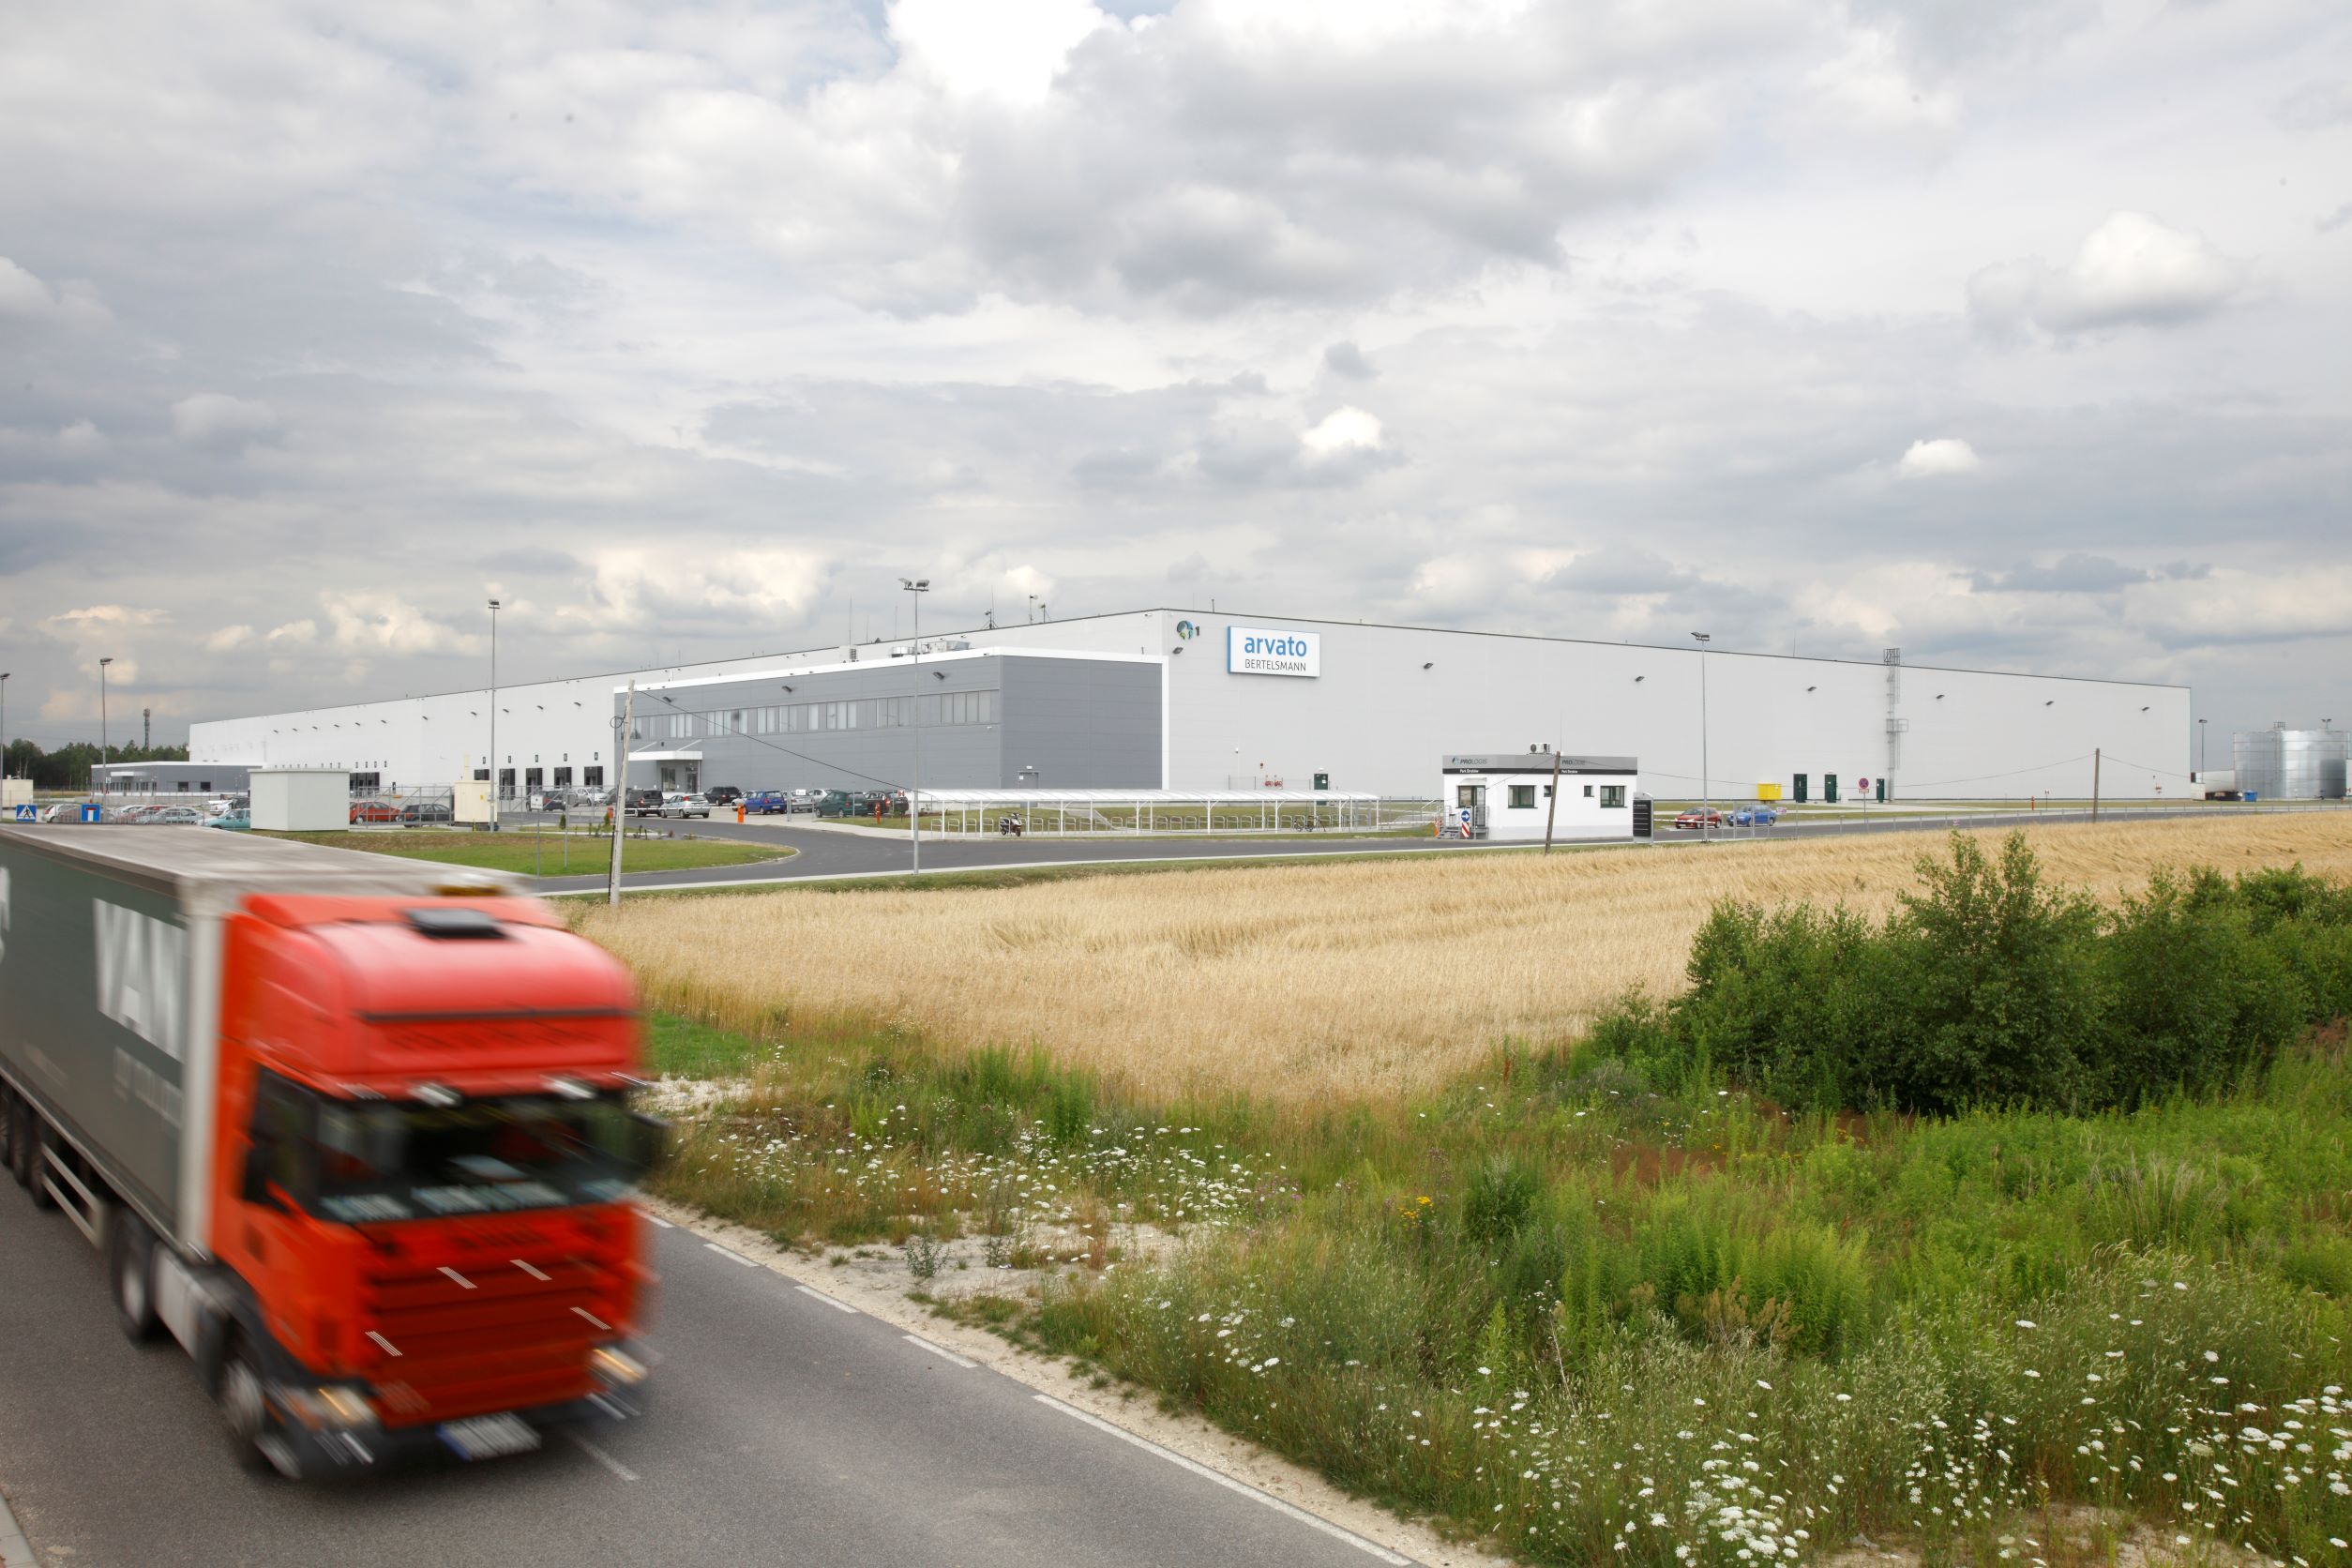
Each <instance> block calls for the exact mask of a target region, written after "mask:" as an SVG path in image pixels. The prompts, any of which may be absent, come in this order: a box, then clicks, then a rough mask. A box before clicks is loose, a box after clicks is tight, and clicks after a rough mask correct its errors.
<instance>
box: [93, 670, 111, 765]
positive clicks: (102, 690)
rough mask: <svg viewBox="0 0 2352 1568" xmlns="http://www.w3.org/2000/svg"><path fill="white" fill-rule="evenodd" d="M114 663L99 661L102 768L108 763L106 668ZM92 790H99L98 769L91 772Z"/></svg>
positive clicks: (99, 736) (99, 733) (100, 755)
mask: <svg viewBox="0 0 2352 1568" xmlns="http://www.w3.org/2000/svg"><path fill="white" fill-rule="evenodd" d="M113 662H114V661H113V659H112V658H111V657H110V658H102V659H100V660H98V762H99V764H100V765H101V766H103V765H104V764H105V761H106V667H107V666H108V665H110V664H112V663H113ZM90 788H91V789H92V790H93V791H96V790H97V788H98V769H96V768H93V769H91V770H90Z"/></svg>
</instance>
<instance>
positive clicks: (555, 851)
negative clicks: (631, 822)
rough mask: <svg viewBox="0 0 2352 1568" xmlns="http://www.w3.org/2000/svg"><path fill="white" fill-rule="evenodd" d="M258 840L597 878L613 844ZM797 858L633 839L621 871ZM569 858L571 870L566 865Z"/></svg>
mask: <svg viewBox="0 0 2352 1568" xmlns="http://www.w3.org/2000/svg"><path fill="white" fill-rule="evenodd" d="M261 837H266V838H298V839H300V840H302V841H303V842H304V843H307V844H327V845H331V846H333V847H334V848H336V849H339V850H364V851H366V852H369V853H370V854H386V855H399V856H401V857H402V858H405V859H411V860H431V861H438V862H440V863H442V864H444V865H448V866H477V867H482V868H483V869H485V870H492V871H520V872H521V873H522V874H523V875H525V876H550V877H560V876H565V875H570V876H585V875H589V874H592V873H599V872H602V871H603V870H604V869H605V868H606V867H607V866H609V865H610V864H611V854H612V840H611V837H609V836H607V835H603V834H587V833H575V834H571V835H568V836H565V835H559V834H554V833H549V834H545V835H535V834H533V833H532V832H531V831H529V830H528V829H509V830H508V831H506V832H504V833H470V832H468V833H460V832H452V831H447V830H442V829H432V828H397V829H385V830H380V831H377V832H366V833H268V834H263V835H261ZM567 853H568V858H569V866H568V868H567V867H566V865H565V860H566V855H567ZM793 853H794V851H792V850H791V849H789V848H787V847H785V846H783V845H769V844H752V843H744V842H740V841H737V840H734V839H716V838H631V839H628V840H626V842H625V843H624V844H623V845H622V848H621V856H622V860H621V865H622V869H623V870H624V871H683V870H689V869H693V868H696V867H704V866H741V865H745V864H747V863H749V862H752V861H760V860H780V859H783V858H785V857H787V856H789V855H792V854H793Z"/></svg>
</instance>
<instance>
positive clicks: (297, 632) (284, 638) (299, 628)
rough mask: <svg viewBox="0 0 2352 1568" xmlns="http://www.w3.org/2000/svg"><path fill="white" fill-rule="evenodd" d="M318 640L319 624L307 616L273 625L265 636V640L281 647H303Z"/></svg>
mask: <svg viewBox="0 0 2352 1568" xmlns="http://www.w3.org/2000/svg"><path fill="white" fill-rule="evenodd" d="M318 640H319V624H318V623H317V622H316V621H313V620H310V619H309V617H307V616H306V617H305V618H303V619H302V620H299V621H288V622H287V623H286V624H285V625H284V626H272V627H270V629H269V632H268V635H267V636H265V637H264V638H263V641H265V642H271V643H275V644H277V645H279V647H302V646H305V645H307V644H309V643H312V642H316V641H318Z"/></svg>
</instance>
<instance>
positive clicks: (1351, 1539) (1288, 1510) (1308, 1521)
mask: <svg viewBox="0 0 2352 1568" xmlns="http://www.w3.org/2000/svg"><path fill="white" fill-rule="evenodd" d="M1033 1397H1034V1398H1035V1399H1036V1401H1037V1403H1039V1404H1040V1405H1044V1406H1046V1407H1047V1408H1048V1409H1049V1410H1060V1411H1061V1412H1062V1413H1063V1415H1066V1416H1068V1417H1069V1418H1070V1419H1071V1420H1073V1421H1083V1422H1084V1423H1086V1425H1089V1426H1092V1427H1093V1428H1095V1429H1096V1430H1097V1431H1102V1432H1108V1433H1109V1434H1110V1435H1111V1436H1112V1437H1114V1438H1117V1439H1118V1440H1120V1441H1121V1442H1131V1443H1133V1444H1135V1445H1136V1447H1138V1448H1139V1449H1141V1450H1143V1451H1144V1452H1145V1453H1146V1454H1156V1455H1159V1456H1160V1457H1161V1458H1163V1459H1165V1460H1167V1461H1168V1463H1169V1464H1171V1465H1175V1466H1178V1467H1180V1468H1181V1469H1184V1470H1190V1471H1192V1473H1193V1474H1195V1475H1197V1476H1199V1477H1201V1478H1202V1479H1203V1480H1206V1481H1214V1482H1215V1483H1216V1484H1217V1485H1220V1486H1222V1487H1224V1488H1225V1489H1226V1490H1227V1491H1229V1492H1239V1493H1240V1494H1241V1495H1242V1496H1244V1497H1245V1498H1247V1499H1249V1500H1251V1501H1252V1502H1261V1503H1264V1504H1265V1505H1266V1506H1267V1507H1268V1508H1271V1509H1273V1510H1274V1512H1275V1513H1277V1514H1280V1515H1285V1516H1286V1517H1289V1518H1292V1519H1295V1520H1297V1521H1298V1522H1299V1523H1300V1524H1303V1525H1306V1526H1308V1527H1310V1528H1312V1529H1315V1530H1321V1531H1322V1532H1323V1533H1324V1534H1325V1535H1328V1536H1331V1537H1332V1538H1333V1539H1334V1540H1338V1541H1345V1542H1346V1543H1348V1545H1350V1546H1353V1547H1355V1549H1356V1550H1358V1551H1360V1552H1365V1553H1368V1554H1369V1555H1371V1556H1373V1557H1377V1558H1379V1559H1380V1560H1381V1561H1382V1562H1388V1563H1395V1564H1397V1565H1398V1568H1412V1559H1411V1558H1409V1557H1399V1556H1397V1555H1396V1554H1395V1552H1393V1551H1390V1550H1389V1549H1388V1548H1387V1547H1386V1546H1382V1545H1377V1544H1375V1543H1373V1542H1370V1541H1366V1540H1365V1539H1364V1537H1363V1536H1361V1535H1358V1534H1356V1533H1355V1532H1354V1531H1353V1530H1342V1529H1340V1528H1339V1527H1338V1526H1337V1525H1335V1524H1333V1523H1332V1522H1331V1521H1330V1520H1329V1519H1322V1518H1318V1517H1316V1516H1315V1515H1312V1514H1310V1513H1308V1512H1307V1511H1306V1510H1305V1509H1304V1508H1299V1507H1295V1506H1293V1505H1292V1504H1290V1503H1287V1502H1285V1501H1283V1500H1281V1499H1280V1498H1278V1497H1274V1496H1271V1495H1269V1494H1267V1493H1265V1492H1261V1491H1259V1489H1258V1488H1257V1487H1255V1486H1252V1485H1249V1484H1248V1483H1247V1482H1244V1481H1236V1480H1234V1479H1233V1478H1232V1477H1231V1476H1229V1475H1225V1474H1222V1473H1220V1472H1218V1471H1216V1470H1211V1469H1210V1468H1209V1467H1208V1466H1206V1465H1202V1464H1196V1463H1194V1462H1193V1461H1192V1460H1190V1459H1187V1458H1185V1457H1184V1455H1181V1454H1178V1453H1175V1452H1173V1451H1171V1450H1168V1449H1165V1448H1162V1447H1161V1446H1160V1445H1159V1444H1158V1443H1155V1442H1153V1441H1152V1440H1150V1439H1148V1438H1138V1437H1137V1436H1136V1435H1135V1434H1134V1433H1133V1432H1130V1431H1128V1430H1126V1429H1125V1428H1124V1427H1122V1426H1114V1425H1111V1424H1110V1423H1109V1422H1108V1421H1105V1420H1103V1419H1102V1418H1101V1417H1100V1416H1093V1415H1089V1414H1087V1413H1086V1412H1085V1411H1084V1410H1079V1409H1078V1407H1077V1406H1075V1405H1065V1404H1063V1402H1062V1401H1061V1400H1059V1399H1056V1398H1055V1397H1054V1396H1053V1395H1050V1394H1040V1395H1033Z"/></svg>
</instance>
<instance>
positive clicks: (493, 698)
mask: <svg viewBox="0 0 2352 1568" xmlns="http://www.w3.org/2000/svg"><path fill="white" fill-rule="evenodd" d="M498 796H499V782H498V601H497V600H496V599H492V600H490V831H491V832H492V833H496V832H497V831H498Z"/></svg>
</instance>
